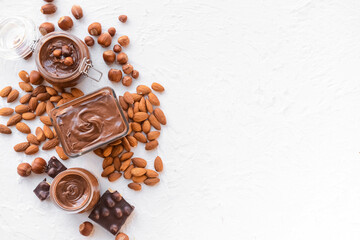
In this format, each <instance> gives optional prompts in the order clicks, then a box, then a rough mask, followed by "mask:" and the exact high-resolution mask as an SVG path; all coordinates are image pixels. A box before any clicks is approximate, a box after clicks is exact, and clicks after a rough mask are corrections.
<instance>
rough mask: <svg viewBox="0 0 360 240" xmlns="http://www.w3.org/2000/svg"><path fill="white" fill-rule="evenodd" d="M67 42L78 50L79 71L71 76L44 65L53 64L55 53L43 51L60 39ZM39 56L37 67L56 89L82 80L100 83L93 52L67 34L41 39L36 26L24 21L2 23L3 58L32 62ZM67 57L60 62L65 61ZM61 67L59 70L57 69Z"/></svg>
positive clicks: (0, 50) (0, 53) (15, 19)
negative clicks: (48, 62) (51, 62)
mask: <svg viewBox="0 0 360 240" xmlns="http://www.w3.org/2000/svg"><path fill="white" fill-rule="evenodd" d="M60 38H62V39H67V40H68V41H71V44H73V45H74V46H75V49H76V54H77V56H78V58H77V59H76V61H75V62H74V65H76V69H73V70H72V71H69V72H68V73H62V74H59V73H58V72H56V70H55V72H51V71H49V70H48V69H47V68H46V67H44V65H43V62H44V61H43V60H49V61H51V60H52V59H54V58H53V55H52V52H51V51H48V52H46V51H43V47H44V46H46V45H47V44H48V43H51V42H52V41H55V40H56V39H60ZM32 54H33V55H35V61H36V66H37V68H38V70H39V72H40V74H41V75H42V76H43V77H44V79H45V80H46V81H48V82H49V83H50V84H52V85H56V86H59V87H72V86H75V85H76V84H77V83H78V81H79V80H80V79H81V78H82V76H86V77H89V78H91V79H93V80H95V81H99V80H100V79H101V77H102V73H101V72H100V71H98V70H96V69H95V68H94V67H93V65H92V62H91V58H90V53H89V49H88V47H87V46H86V44H85V43H84V42H83V41H82V40H80V39H79V38H77V37H76V36H74V35H72V34H70V33H67V32H52V33H49V34H46V35H45V36H43V37H40V34H39V31H38V29H37V28H36V26H35V24H34V22H32V21H31V20H30V19H28V18H24V17H9V18H3V19H1V20H0V57H1V58H3V59H8V60H14V59H21V58H29V57H30V56H31V55H32ZM44 58H45V59H44ZM62 58H63V56H61V58H60V59H59V61H63V59H62ZM56 67H59V66H56Z"/></svg>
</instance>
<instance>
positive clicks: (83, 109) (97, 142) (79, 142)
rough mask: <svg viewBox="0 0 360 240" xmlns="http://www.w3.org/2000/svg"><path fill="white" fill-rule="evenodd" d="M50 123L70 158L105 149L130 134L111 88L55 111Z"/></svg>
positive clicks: (127, 124) (51, 113) (79, 99)
mask: <svg viewBox="0 0 360 240" xmlns="http://www.w3.org/2000/svg"><path fill="white" fill-rule="evenodd" d="M50 119H51V121H52V123H53V126H54V129H55V131H56V133H57V136H58V138H59V140H60V142H61V146H62V147H63V149H64V152H65V153H66V155H68V156H69V157H77V156H80V155H82V154H84V153H86V152H89V151H93V150H95V149H97V148H99V147H102V146H105V145H107V144H109V143H111V142H113V141H115V140H118V139H119V138H122V137H125V136H126V135H127V133H128V131H129V123H128V121H127V120H126V117H125V114H124V112H123V110H122V108H121V107H120V104H119V101H118V100H117V97H116V95H115V92H114V90H113V89H112V88H110V87H105V88H102V89H100V90H98V91H95V92H93V93H90V94H88V95H85V96H82V97H80V98H76V99H74V100H72V101H70V102H67V103H64V104H62V105H60V106H59V107H56V108H54V109H53V110H51V112H50Z"/></svg>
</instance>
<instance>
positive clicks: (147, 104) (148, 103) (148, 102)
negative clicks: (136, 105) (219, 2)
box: [145, 99, 153, 113]
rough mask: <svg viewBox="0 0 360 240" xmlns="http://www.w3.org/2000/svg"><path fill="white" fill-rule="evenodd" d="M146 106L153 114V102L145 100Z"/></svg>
mask: <svg viewBox="0 0 360 240" xmlns="http://www.w3.org/2000/svg"><path fill="white" fill-rule="evenodd" d="M145 105H146V110H147V111H148V112H149V113H152V112H153V106H152V104H151V102H150V101H149V99H146V100H145Z"/></svg>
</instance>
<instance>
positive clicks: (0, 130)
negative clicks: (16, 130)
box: [0, 124, 12, 134]
mask: <svg viewBox="0 0 360 240" xmlns="http://www.w3.org/2000/svg"><path fill="white" fill-rule="evenodd" d="M11 132H12V131H11V129H10V128H8V127H7V126H5V125H4V124H0V133H2V134H11Z"/></svg>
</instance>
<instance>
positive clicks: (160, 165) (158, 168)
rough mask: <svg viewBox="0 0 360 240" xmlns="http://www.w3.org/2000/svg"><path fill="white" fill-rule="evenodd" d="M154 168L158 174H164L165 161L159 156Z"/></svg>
mask: <svg viewBox="0 0 360 240" xmlns="http://www.w3.org/2000/svg"><path fill="white" fill-rule="evenodd" d="M154 168H155V170H156V171H157V172H162V170H163V169H164V165H163V161H162V160H161V157H159V156H157V157H156V158H155V161H154Z"/></svg>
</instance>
